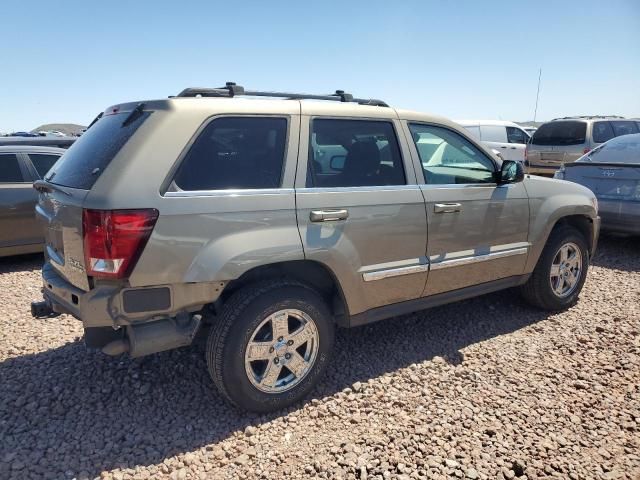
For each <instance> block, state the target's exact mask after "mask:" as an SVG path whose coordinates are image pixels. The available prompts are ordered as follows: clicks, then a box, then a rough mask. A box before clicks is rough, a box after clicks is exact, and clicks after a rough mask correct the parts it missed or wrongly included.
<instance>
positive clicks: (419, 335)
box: [0, 291, 547, 478]
mask: <svg viewBox="0 0 640 480" xmlns="http://www.w3.org/2000/svg"><path fill="white" fill-rule="evenodd" d="M546 317H547V314H546V313H543V312H538V311H535V310H532V309H529V308H527V307H525V306H524V305H523V304H522V303H521V302H520V301H519V300H518V299H517V296H516V295H514V294H513V293H512V292H509V291H506V292H500V293H497V294H492V295H488V296H485V297H481V298H477V299H472V300H467V301H465V302H461V303H457V304H452V305H448V306H444V307H439V308H435V309H432V310H429V311H426V312H421V313H419V314H414V315H408V316H404V317H398V318H395V319H392V320H389V321H385V322H380V323H378V324H374V325H370V326H366V327H361V328H358V329H354V330H350V331H349V330H339V331H338V335H337V338H336V349H335V352H336V353H335V357H334V360H333V362H332V367H331V368H330V371H329V372H328V375H327V376H326V378H325V379H324V380H323V381H322V383H321V384H320V385H319V387H318V388H317V389H316V391H315V392H314V393H313V397H315V398H321V397H325V396H329V395H333V394H334V393H336V392H339V391H341V390H343V389H344V388H345V387H347V386H350V385H351V384H353V383H354V382H356V381H361V382H366V381H367V380H369V379H375V378H377V377H379V376H381V375H384V374H385V373H388V372H393V371H396V370H398V369H400V368H403V367H406V366H408V365H410V364H413V363H418V362H425V361H428V360H430V359H432V358H433V357H434V356H436V355H438V356H441V357H443V358H444V359H445V360H446V361H448V362H450V363H453V364H458V363H461V362H463V361H464V356H463V354H462V353H461V352H460V350H461V349H463V348H464V347H466V346H468V345H471V344H474V343H477V342H480V341H483V340H485V339H488V338H491V337H495V336H497V335H503V334H506V333H509V332H512V331H514V330H517V329H519V328H522V327H525V326H527V325H530V324H533V323H535V322H538V321H540V320H542V319H544V318H546ZM46 321H51V322H55V319H52V320H46ZM203 350H204V349H203V346H202V344H198V345H196V346H194V347H191V348H185V349H180V350H175V351H171V352H166V353H161V354H157V355H152V356H150V357H145V358H142V359H137V360H133V359H129V358H127V357H122V358H111V357H107V356H105V355H103V354H101V353H97V352H91V351H87V350H86V349H85V347H84V345H83V344H82V342H81V341H79V339H77V340H76V341H74V342H72V343H68V344H66V345H64V346H62V347H59V348H56V349H52V350H48V351H45V352H41V353H37V354H33V355H26V356H22V357H16V358H11V359H8V360H5V361H4V362H2V363H0V384H1V385H2V390H0V438H2V442H1V443H0V477H1V478H6V477H7V475H10V474H11V473H12V474H17V475H16V477H17V478H28V477H32V476H35V477H40V476H42V477H47V476H49V477H50V478H62V477H63V476H64V477H69V478H70V477H72V476H78V475H80V474H86V475H87V476H89V477H90V478H93V477H95V476H98V475H99V474H100V472H102V471H104V470H112V469H114V468H117V467H122V468H126V467H128V468H131V467H135V466H136V465H150V464H157V463H161V462H162V461H163V460H164V459H166V458H169V457H172V456H174V455H176V454H180V453H185V452H189V451H193V450H196V449H198V448H200V447H202V446H204V445H209V444H215V443H217V442H219V441H221V440H223V439H225V438H227V437H229V436H230V435H232V434H233V433H234V432H238V431H242V430H243V429H244V428H245V427H246V426H247V425H250V424H253V425H257V424H260V423H263V422H265V421H268V420H271V419H273V418H276V417H277V416H279V415H284V414H286V413H288V411H285V412H280V413H279V414H271V415H261V416H258V415H252V414H247V413H243V412H240V411H238V410H236V409H234V408H232V407H230V406H228V405H227V404H226V403H225V402H224V401H223V400H222V398H221V397H220V395H219V394H218V393H217V391H216V390H215V388H214V386H213V384H212V382H211V380H210V378H209V376H208V373H207V371H206V364H205V362H204V351H203ZM300 406H301V405H298V406H297V407H294V408H292V409H290V410H289V411H293V410H296V409H297V408H299V407H300ZM16 462H17V463H18V464H17V465H15V464H16ZM11 468H19V470H15V469H14V470H10V469H11Z"/></svg>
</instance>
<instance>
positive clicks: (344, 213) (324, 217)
mask: <svg viewBox="0 0 640 480" xmlns="http://www.w3.org/2000/svg"><path fill="white" fill-rule="evenodd" d="M347 218H349V210H347V209H346V208H343V209H340V210H311V213H310V214H309V220H311V221H312V222H335V221H336V220H346V219H347Z"/></svg>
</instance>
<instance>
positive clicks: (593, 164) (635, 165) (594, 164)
mask: <svg viewBox="0 0 640 480" xmlns="http://www.w3.org/2000/svg"><path fill="white" fill-rule="evenodd" d="M563 166H564V168H571V167H605V168H607V167H609V168H612V167H613V168H620V167H633V168H640V161H638V163H613V162H571V163H565V164H564V165H563Z"/></svg>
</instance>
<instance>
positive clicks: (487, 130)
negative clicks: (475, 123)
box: [480, 125, 511, 160]
mask: <svg viewBox="0 0 640 480" xmlns="http://www.w3.org/2000/svg"><path fill="white" fill-rule="evenodd" d="M480 140H481V141H482V143H484V144H485V145H486V146H487V147H489V148H492V149H494V150H497V151H498V152H500V155H501V156H502V158H503V159H504V160H511V158H510V148H509V147H510V146H509V141H508V139H507V129H506V128H505V126H504V125H480Z"/></svg>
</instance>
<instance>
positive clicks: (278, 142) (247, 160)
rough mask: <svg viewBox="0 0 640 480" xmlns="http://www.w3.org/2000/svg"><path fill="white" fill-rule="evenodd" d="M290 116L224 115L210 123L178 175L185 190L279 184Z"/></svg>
mask: <svg viewBox="0 0 640 480" xmlns="http://www.w3.org/2000/svg"><path fill="white" fill-rule="evenodd" d="M286 140H287V119H286V118H277V117H223V118H218V119H215V120H213V121H212V122H211V123H209V125H207V126H206V127H205V128H204V130H203V131H202V133H201V134H200V135H199V136H198V138H197V139H196V141H195V142H194V144H193V145H192V146H191V148H190V149H189V152H188V153H187V155H186V157H185V158H184V160H183V161H182V163H181V165H180V168H179V169H178V172H177V173H176V175H175V177H174V184H175V185H176V186H177V187H178V188H179V189H181V190H191V191H193V190H229V189H259V188H278V187H280V184H281V180H282V170H283V164H284V154H285V149H286Z"/></svg>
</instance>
